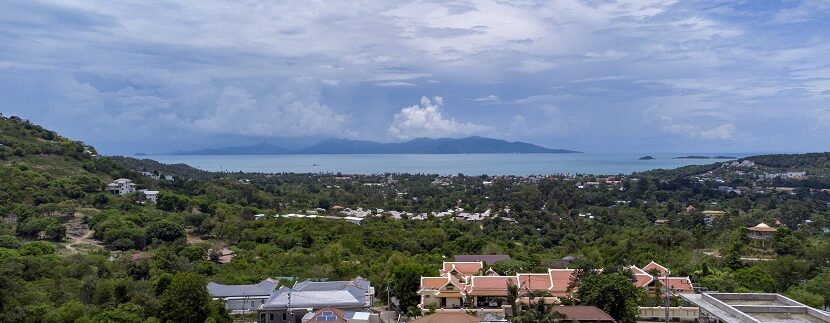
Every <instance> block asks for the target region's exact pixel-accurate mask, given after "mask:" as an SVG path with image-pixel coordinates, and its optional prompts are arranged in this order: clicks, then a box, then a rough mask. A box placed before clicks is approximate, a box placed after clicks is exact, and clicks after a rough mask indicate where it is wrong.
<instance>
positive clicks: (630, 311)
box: [576, 272, 641, 323]
mask: <svg viewBox="0 0 830 323" xmlns="http://www.w3.org/2000/svg"><path fill="white" fill-rule="evenodd" d="M640 292H641V291H640V290H639V289H638V288H637V287H634V284H632V283H631V280H630V278H629V277H627V276H626V275H624V274H622V273H619V272H615V273H591V274H587V275H585V277H583V278H582V279H581V280H580V281H579V288H578V289H577V290H576V298H577V299H578V300H579V302H580V303H581V304H585V305H593V306H596V307H599V308H600V309H602V310H603V311H605V312H606V313H608V314H609V315H611V317H613V318H614V319H615V320H617V321H618V322H621V323H633V322H636V321H637V313H638V312H637V311H638V310H637V305H638V302H639V300H640Z"/></svg>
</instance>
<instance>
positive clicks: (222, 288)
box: [207, 279, 277, 297]
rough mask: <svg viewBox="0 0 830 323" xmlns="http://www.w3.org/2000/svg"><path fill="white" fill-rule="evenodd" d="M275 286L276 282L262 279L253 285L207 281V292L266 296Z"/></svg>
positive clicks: (214, 295) (212, 293)
mask: <svg viewBox="0 0 830 323" xmlns="http://www.w3.org/2000/svg"><path fill="white" fill-rule="evenodd" d="M275 288H277V283H276V282H273V281H271V280H268V279H266V280H263V281H261V282H259V283H258V284H255V285H222V284H217V283H214V282H209V283H208V285H207V289H208V293H210V296H212V297H235V296H236V297H238V296H262V297H268V296H269V295H271V292H273V291H274V289H275Z"/></svg>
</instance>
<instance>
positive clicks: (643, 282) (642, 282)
mask: <svg viewBox="0 0 830 323" xmlns="http://www.w3.org/2000/svg"><path fill="white" fill-rule="evenodd" d="M634 278H635V279H636V280H635V281H634V286H636V287H637V288H643V287H646V286H648V285H649V284H651V282H652V281H654V277H652V276H651V275H649V274H634Z"/></svg>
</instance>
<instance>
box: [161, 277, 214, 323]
mask: <svg viewBox="0 0 830 323" xmlns="http://www.w3.org/2000/svg"><path fill="white" fill-rule="evenodd" d="M209 304H210V295H209V294H208V291H207V281H206V280H205V278H204V277H202V276H200V275H197V274H193V273H178V274H175V275H173V279H172V280H171V282H170V286H168V287H167V289H166V290H165V291H164V294H162V295H161V298H160V299H159V304H158V308H159V315H160V318H161V319H162V321H173V322H188V323H202V322H204V321H205V319H206V318H207V317H208V314H210V308H209Z"/></svg>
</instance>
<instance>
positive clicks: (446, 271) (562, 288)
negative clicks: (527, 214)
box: [418, 261, 694, 309]
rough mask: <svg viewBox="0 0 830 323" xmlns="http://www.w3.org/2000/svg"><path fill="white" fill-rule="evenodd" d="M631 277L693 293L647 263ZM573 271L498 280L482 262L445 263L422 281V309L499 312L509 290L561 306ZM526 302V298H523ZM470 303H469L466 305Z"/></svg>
mask: <svg viewBox="0 0 830 323" xmlns="http://www.w3.org/2000/svg"><path fill="white" fill-rule="evenodd" d="M628 268H629V270H631V272H632V274H633V275H634V278H635V279H634V280H633V281H632V284H634V286H636V287H638V288H644V289H646V290H652V291H653V290H654V289H655V288H657V286H658V282H659V286H663V287H662V289H664V290H666V289H668V291H670V293H671V294H672V295H678V294H689V293H694V285H693V284H692V281H691V279H689V277H672V276H671V271H670V270H669V269H668V268H666V267H664V266H662V265H660V264H658V263H656V262H653V261H652V262H650V263H649V264H647V265H646V266H644V267H642V268H639V267H637V266H634V265H632V266H629V267H628ZM575 272H576V270H574V269H569V268H550V269H548V270H547V272H546V273H517V274H516V275H510V276H501V275H499V274H498V273H496V272H495V271H494V270H493V269H492V268H490V269H487V270H484V262H482V261H473V262H459V261H452V262H446V261H445V262H444V263H443V264H442V268H441V270H440V271H439V275H438V276H435V277H421V287H420V289H419V290H418V295H419V296H421V303H420V305H419V306H420V307H421V308H427V307H429V306H432V304H434V306H435V307H437V308H442V309H452V308H459V309H460V308H502V306H509V305H510V304H507V296H508V286H511V285H514V286H517V287H518V290H519V295H520V296H521V295H528V294H531V293H532V294H535V295H547V296H540V297H536V300H543V301H544V302H546V303H549V304H560V299H561V298H564V297H573V292H574V291H575V289H576V288H578V286H572V281H573V279H574V274H575ZM525 300H526V298H525ZM519 301H520V302H522V301H523V298H521V297H520V298H519ZM465 302H469V303H465Z"/></svg>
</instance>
